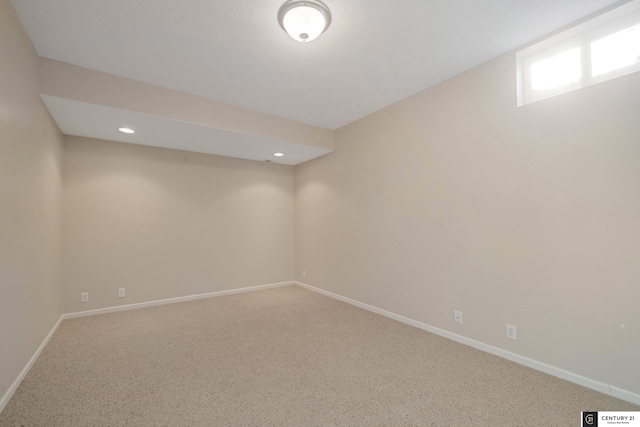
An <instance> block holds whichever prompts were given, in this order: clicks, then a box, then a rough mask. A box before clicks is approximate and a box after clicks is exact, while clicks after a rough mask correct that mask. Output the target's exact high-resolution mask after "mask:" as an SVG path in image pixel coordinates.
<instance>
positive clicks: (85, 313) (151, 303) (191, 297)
mask: <svg viewBox="0 0 640 427" xmlns="http://www.w3.org/2000/svg"><path fill="white" fill-rule="evenodd" d="M295 284H296V282H295V281H291V282H279V283H270V284H267V285H257V286H249V287H246V288H238V289H229V290H226V291H217V292H209V293H206V294H196V295H188V296H184V297H176V298H167V299H161V300H155V301H147V302H140V303H135V304H127V305H118V306H115V307H107V308H98V309H96V310H87V311H77V312H75V313H67V314H64V315H63V316H62V317H63V318H64V319H75V318H77V317H86V316H96V315H98V314H106V313H115V312H118V311H125V310H135V309H137V308H145V307H153V306H156V305H165V304H174V303H177V302H186V301H195V300H199V299H205V298H215V297H222V296H225V295H233V294H241V293H244V292H254V291H260V290H263V289H271V288H280V287H283V286H291V285H295Z"/></svg>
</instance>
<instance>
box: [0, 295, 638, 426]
mask: <svg viewBox="0 0 640 427" xmlns="http://www.w3.org/2000/svg"><path fill="white" fill-rule="evenodd" d="M639 409H640V408H639V407H637V406H634V405H632V404H629V403H625V402H623V401H620V400H616V399H613V398H611V397H609V396H605V395H603V394H600V393H597V392H594V391H591V390H588V389H586V388H583V387H580V386H577V385H574V384H571V383H568V382H565V381H562V380H559V379H557V378H554V377H551V376H548V375H545V374H542V373H539V372H536V371H534V370H531V369H529V368H525V367H523V366H520V365H517V364H515V363H511V362H508V361H506V360H503V359H500V358H498V357H495V356H492V355H489V354H486V353H483V352H480V351H478V350H474V349H472V348H469V347H466V346H463V345H461V344H457V343H455V342H452V341H449V340H446V339H444V338H441V337H438V336H435V335H432V334H429V333H426V332H424V331H422V330H419V329H416V328H413V327H410V326H407V325H404V324H402V323H399V322H396V321H393V320H390V319H387V318H385V317H382V316H378V315H376V314H373V313H370V312H367V311H365V310H361V309H359V308H355V307H353V306H350V305H348V304H345V303H342V302H338V301H335V300H333V299H330V298H327V297H324V296H321V295H318V294H315V293H313V292H310V291H308V290H305V289H302V288H299V287H296V286H290V287H286V288H277V289H271V290H265V291H258V292H252V293H246V294H238V295H231V296H226V297H219V298H211V299H206V300H199V301H193V302H186V303H179V304H172V305H165V306H158V307H150V308H145V309H139V310H132V311H125V312H120V313H113V314H105V315H101V316H94V317H85V318H80V319H73V320H66V321H64V322H63V323H62V325H60V328H59V329H58V331H57V333H56V334H55V336H54V337H53V338H52V340H51V341H50V343H49V345H48V346H47V348H46V349H45V350H44V352H43V354H42V355H41V357H40V358H39V360H38V361H37V363H36V364H35V366H34V367H33V369H32V370H31V372H30V373H29V374H28V375H27V377H26V378H25V380H24V381H23V383H22V385H21V386H20V388H19V389H18V390H17V392H16V393H15V395H14V396H13V399H12V400H11V401H10V402H9V404H8V405H7V407H6V408H5V410H4V411H3V412H2V414H0V425H2V426H458V427H462V426H474V427H477V426H492V427H493V426H578V425H580V411H587V410H600V411H603V410H639Z"/></svg>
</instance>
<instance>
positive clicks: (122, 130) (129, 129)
mask: <svg viewBox="0 0 640 427" xmlns="http://www.w3.org/2000/svg"><path fill="white" fill-rule="evenodd" d="M118 130H119V131H120V132H122V133H136V131H135V130H133V129H131V128H118Z"/></svg>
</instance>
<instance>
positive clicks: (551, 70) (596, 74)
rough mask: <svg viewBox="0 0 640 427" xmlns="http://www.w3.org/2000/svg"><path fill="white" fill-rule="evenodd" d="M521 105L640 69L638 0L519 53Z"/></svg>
mask: <svg viewBox="0 0 640 427" xmlns="http://www.w3.org/2000/svg"><path fill="white" fill-rule="evenodd" d="M516 65H517V72H518V75H517V77H518V79H517V80H518V107H521V106H523V105H526V104H530V103H532V102H536V101H540V100H543V99H546V98H550V97H552V96H556V95H560V94H562V93H566V92H570V91H573V90H576V89H580V88H583V87H586V86H589V85H592V84H596V83H600V82H603V81H606V80H610V79H613V78H616V77H620V76H624V75H626V74H630V73H634V72H636V71H640V0H634V1H632V2H629V3H627V4H625V5H623V6H620V7H618V8H616V9H613V10H611V11H609V12H606V13H604V14H602V15H600V16H598V17H596V18H594V19H591V20H589V21H586V22H583V23H582V24H579V25H577V26H575V27H573V28H571V29H569V30H567V31H563V32H562V33H560V34H557V35H555V36H553V37H550V38H548V39H546V40H544V41H542V42H540V43H537V44H535V45H533V46H530V47H528V48H526V49H523V50H521V51H519V52H517V53H516Z"/></svg>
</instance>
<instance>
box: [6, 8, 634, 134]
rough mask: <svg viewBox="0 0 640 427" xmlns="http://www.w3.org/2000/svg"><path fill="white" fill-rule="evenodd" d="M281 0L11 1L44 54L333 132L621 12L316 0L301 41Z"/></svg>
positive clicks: (42, 54) (32, 39)
mask: <svg viewBox="0 0 640 427" xmlns="http://www.w3.org/2000/svg"><path fill="white" fill-rule="evenodd" d="M283 2H284V0H189V1H188V2H185V1H175V0H135V1H134V0H109V1H104V0H59V1H52V0H12V4H13V5H14V8H15V9H16V12H17V13H18V16H19V17H20V20H21V22H22V24H23V26H24V27H25V29H26V31H27V34H28V36H29V37H30V39H31V41H32V42H33V44H34V46H35V49H36V51H37V53H38V54H39V55H40V56H41V57H44V58H50V59H54V60H57V61H62V62H65V63H69V64H74V65H77V66H81V67H85V68H89V69H92V70H97V71H101V72H105V73H109V74H113V75H116V76H120V77H125V78H128V79H132V80H136V81H139V82H144V83H149V84H152V85H157V86H161V87H163V88H168V89H173V90H176V91H180V92H185V93H188V94H193V95H197V96H199V97H203V98H207V99H210V100H215V101H217V102H222V103H225V104H229V105H231V106H236V107H242V108H245V109H248V110H252V111H257V112H261V113H266V114H269V115H272V116H276V117H279V118H285V119H289V120H292V121H296V122H301V123H305V124H308V125H313V126H318V127H321V128H325V129H330V130H335V129H338V128H340V127H342V126H344V125H346V124H348V123H351V122H353V121H355V120H357V119H359V118H361V117H363V116H366V115H368V114H370V113H372V112H374V111H377V110H379V109H381V108H383V107H385V106H388V105H390V104H392V103H394V102H396V101H399V100H401V99H403V98H406V97H407V96H409V95H412V94H414V93H417V92H419V91H421V90H423V89H426V88H428V87H430V86H432V85H434V84H436V83H439V82H441V81H443V80H446V79H448V78H450V77H452V76H454V75H456V74H458V73H461V72H463V71H465V70H468V69H470V68H473V67H475V66H477V65H479V64H481V63H483V62H485V61H487V60H489V59H492V58H494V57H496V56H499V55H501V54H503V53H505V52H508V51H510V50H512V49H515V48H517V47H518V46H521V45H523V44H525V43H527V42H530V41H532V40H534V39H536V38H538V37H541V36H543V35H545V34H548V33H550V32H552V31H554V30H556V29H558V28H561V27H563V26H565V25H567V24H570V23H572V22H574V21H576V20H579V19H581V18H583V17H585V16H587V15H589V14H592V13H594V12H596V11H598V10H600V9H603V8H606V7H608V6H610V5H613V4H616V3H624V1H623V2H618V1H613V0H534V1H532V0H456V1H447V0H430V1H426V0H395V1H390V0H348V1H345V0H324V2H325V3H326V4H327V5H328V6H329V8H330V9H331V11H332V14H333V21H332V23H331V26H330V27H329V29H328V30H327V32H326V33H325V34H323V35H322V36H320V37H319V38H318V39H317V40H315V41H313V42H310V43H299V42H296V41H294V40H292V39H291V38H289V36H288V35H287V34H286V33H285V32H284V31H282V29H281V28H280V26H279V25H278V22H277V20H276V15H277V11H278V8H279V7H280V5H281V3H283ZM96 120H98V119H96Z"/></svg>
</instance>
